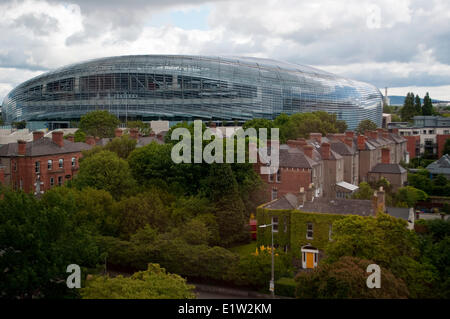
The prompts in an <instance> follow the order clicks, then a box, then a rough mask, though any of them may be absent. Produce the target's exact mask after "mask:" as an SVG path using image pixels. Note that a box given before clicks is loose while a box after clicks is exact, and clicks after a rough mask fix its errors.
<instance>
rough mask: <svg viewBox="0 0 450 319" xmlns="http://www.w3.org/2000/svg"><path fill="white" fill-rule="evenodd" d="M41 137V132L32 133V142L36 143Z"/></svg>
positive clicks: (42, 134)
mask: <svg viewBox="0 0 450 319" xmlns="http://www.w3.org/2000/svg"><path fill="white" fill-rule="evenodd" d="M43 137H44V132H42V131H34V132H33V141H36V140H38V139H40V138H43Z"/></svg>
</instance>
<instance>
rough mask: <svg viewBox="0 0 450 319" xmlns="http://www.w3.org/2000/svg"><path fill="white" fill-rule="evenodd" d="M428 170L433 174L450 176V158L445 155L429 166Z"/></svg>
mask: <svg viewBox="0 0 450 319" xmlns="http://www.w3.org/2000/svg"><path fill="white" fill-rule="evenodd" d="M427 170H428V171H429V172H430V173H432V174H444V175H450V156H449V155H448V154H445V155H444V156H442V157H441V158H440V159H438V160H437V161H436V162H433V163H431V164H430V165H428V166H427Z"/></svg>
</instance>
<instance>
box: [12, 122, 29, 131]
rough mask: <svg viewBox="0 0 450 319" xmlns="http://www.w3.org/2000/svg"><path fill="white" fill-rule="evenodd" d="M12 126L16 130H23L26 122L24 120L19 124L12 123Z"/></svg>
mask: <svg viewBox="0 0 450 319" xmlns="http://www.w3.org/2000/svg"><path fill="white" fill-rule="evenodd" d="M12 126H13V127H15V128H16V129H18V130H23V129H24V128H26V127H27V122H26V121H25V120H23V121H20V122H13V123H12Z"/></svg>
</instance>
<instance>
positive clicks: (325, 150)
mask: <svg viewBox="0 0 450 319" xmlns="http://www.w3.org/2000/svg"><path fill="white" fill-rule="evenodd" d="M330 153H331V152H330V144H329V143H322V146H321V147H320V154H321V155H322V159H323V160H328V159H330Z"/></svg>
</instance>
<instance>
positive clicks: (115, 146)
mask: <svg viewBox="0 0 450 319" xmlns="http://www.w3.org/2000/svg"><path fill="white" fill-rule="evenodd" d="M135 148H136V140H135V139H132V138H130V136H129V135H124V136H121V137H115V138H113V139H112V140H111V141H110V142H109V143H108V144H106V145H105V150H108V151H111V152H114V153H116V154H117V155H118V156H119V157H120V158H123V159H126V158H127V157H128V155H130V153H131V152H132V151H133V150H134V149H135Z"/></svg>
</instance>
